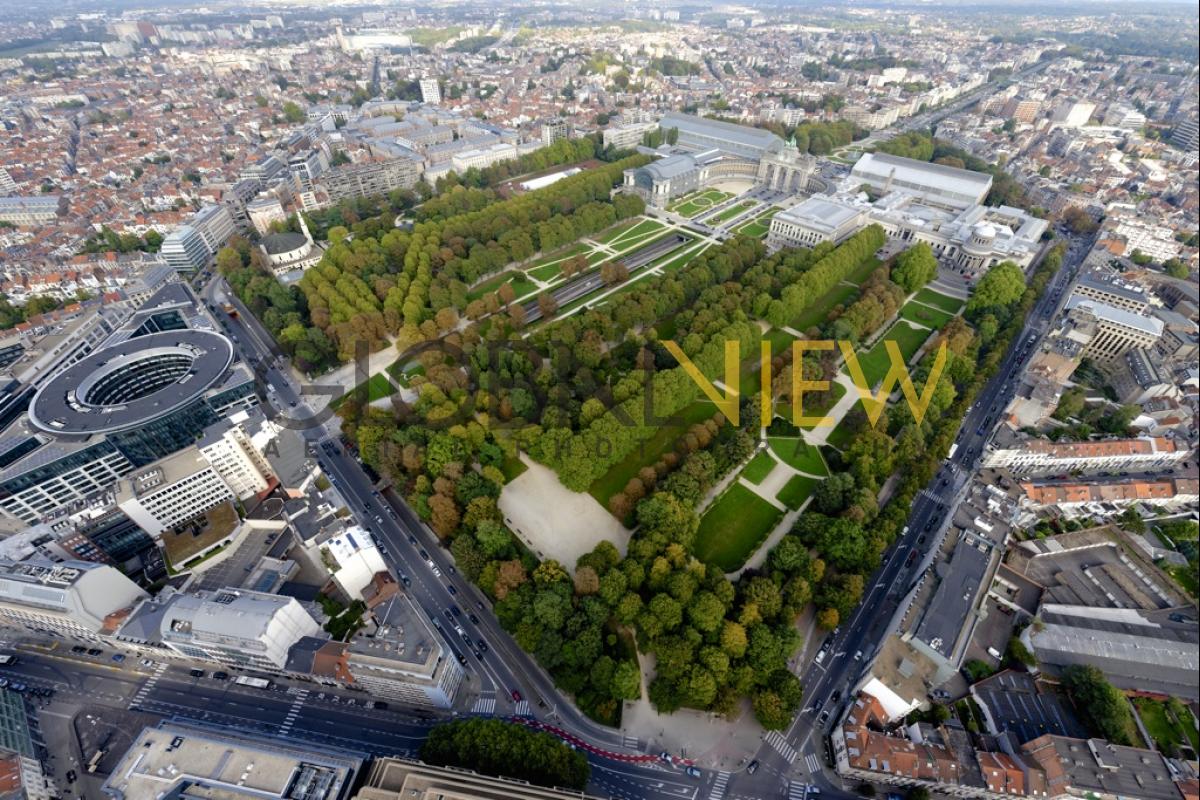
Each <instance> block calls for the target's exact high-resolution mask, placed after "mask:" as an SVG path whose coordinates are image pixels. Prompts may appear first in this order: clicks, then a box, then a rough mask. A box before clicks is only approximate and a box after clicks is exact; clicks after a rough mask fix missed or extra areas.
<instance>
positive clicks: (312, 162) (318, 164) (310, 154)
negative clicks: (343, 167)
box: [288, 147, 329, 192]
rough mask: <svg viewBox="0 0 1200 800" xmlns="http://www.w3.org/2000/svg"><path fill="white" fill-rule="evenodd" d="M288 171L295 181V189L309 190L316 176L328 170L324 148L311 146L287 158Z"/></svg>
mask: <svg viewBox="0 0 1200 800" xmlns="http://www.w3.org/2000/svg"><path fill="white" fill-rule="evenodd" d="M288 171H289V172H291V174H292V180H293V181H295V184H296V191H299V192H311V191H312V190H313V187H314V186H315V185H316V182H317V178H319V177H321V176H322V175H323V174H325V173H326V172H328V171H329V158H328V157H327V156H326V155H325V150H324V148H321V147H313V148H311V149H308V150H305V151H302V152H299V153H296V154H295V155H293V156H292V157H291V158H289V159H288Z"/></svg>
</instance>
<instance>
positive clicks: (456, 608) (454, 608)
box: [450, 605, 462, 617]
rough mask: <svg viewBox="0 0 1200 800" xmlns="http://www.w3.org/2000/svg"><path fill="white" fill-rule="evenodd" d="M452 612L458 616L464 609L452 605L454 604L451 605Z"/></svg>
mask: <svg viewBox="0 0 1200 800" xmlns="http://www.w3.org/2000/svg"><path fill="white" fill-rule="evenodd" d="M450 613H451V614H453V615H454V616H456V617H457V616H460V615H461V614H462V609H461V608H459V607H458V606H454V605H452V606H450Z"/></svg>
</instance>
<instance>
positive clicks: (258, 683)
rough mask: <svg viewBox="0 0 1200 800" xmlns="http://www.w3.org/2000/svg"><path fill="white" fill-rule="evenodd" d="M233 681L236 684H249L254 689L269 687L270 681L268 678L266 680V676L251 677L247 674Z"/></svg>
mask: <svg viewBox="0 0 1200 800" xmlns="http://www.w3.org/2000/svg"><path fill="white" fill-rule="evenodd" d="M234 683H236V684H238V685H239V686H250V687H253V688H255V689H270V688H271V682H270V681H269V680H267V679H266V678H251V677H249V676H248V675H243V676H242V677H240V678H238V679H237V680H236V681H234Z"/></svg>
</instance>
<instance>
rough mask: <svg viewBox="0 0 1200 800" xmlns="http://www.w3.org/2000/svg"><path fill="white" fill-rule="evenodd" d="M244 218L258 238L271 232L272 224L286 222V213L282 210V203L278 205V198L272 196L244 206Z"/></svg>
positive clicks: (259, 198)
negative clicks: (245, 217) (247, 220)
mask: <svg viewBox="0 0 1200 800" xmlns="http://www.w3.org/2000/svg"><path fill="white" fill-rule="evenodd" d="M246 216H247V218H248V219H249V220H250V224H251V225H252V226H253V227H254V230H256V231H258V235H259V236H266V235H267V234H268V233H269V232H270V230H271V224H272V223H274V222H280V223H283V222H287V218H288V215H287V212H286V211H284V210H283V203H280V202H279V198H278V197H275V196H274V195H266V196H264V197H257V198H255V199H254V200H251V201H250V202H249V203H247V204H246Z"/></svg>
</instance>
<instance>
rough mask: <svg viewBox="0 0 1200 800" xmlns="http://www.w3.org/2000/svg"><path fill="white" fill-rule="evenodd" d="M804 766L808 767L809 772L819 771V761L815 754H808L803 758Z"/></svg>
mask: <svg viewBox="0 0 1200 800" xmlns="http://www.w3.org/2000/svg"><path fill="white" fill-rule="evenodd" d="M804 765H805V766H806V767H808V771H809V772H820V771H821V759H819V758H817V754H816V753H808V754H806V755H805V756H804Z"/></svg>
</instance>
